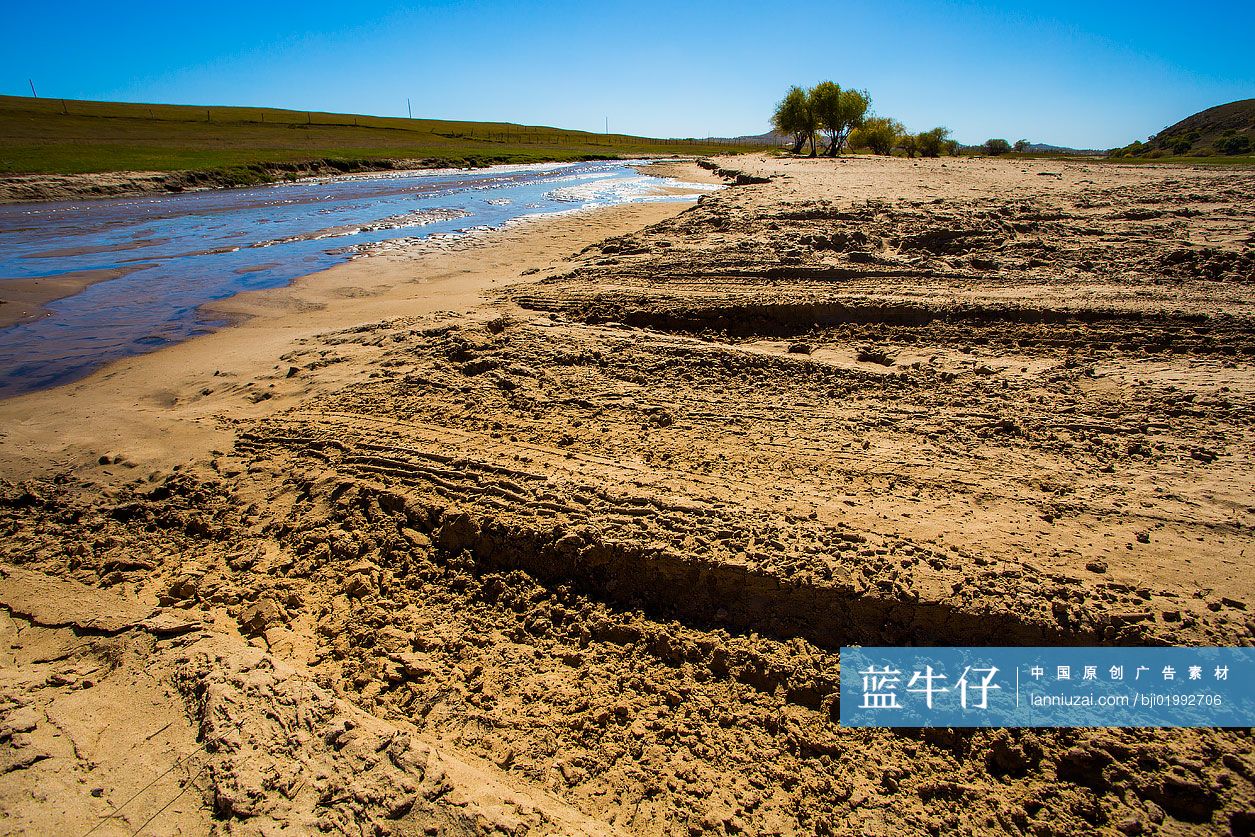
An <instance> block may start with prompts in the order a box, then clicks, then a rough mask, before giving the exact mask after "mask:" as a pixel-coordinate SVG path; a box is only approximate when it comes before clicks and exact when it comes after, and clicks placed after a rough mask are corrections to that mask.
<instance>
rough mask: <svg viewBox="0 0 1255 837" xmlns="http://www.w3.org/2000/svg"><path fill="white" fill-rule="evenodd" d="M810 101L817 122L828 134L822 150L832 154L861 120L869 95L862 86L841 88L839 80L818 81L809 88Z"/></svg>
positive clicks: (842, 145)
mask: <svg viewBox="0 0 1255 837" xmlns="http://www.w3.org/2000/svg"><path fill="white" fill-rule="evenodd" d="M810 102H811V109H812V110H813V111H814V114H815V120H816V122H817V123H818V126H819V127H820V128H822V129H823V131H824V133H826V134H827V135H828V148H827V149H826V150H825V151H824V153H825V154H827V155H828V156H829V157H835V156H836V155H837V154H839V153H841V149H842V148H843V147H844V146H845V143H846V140H847V139H848V138H849V136H850V132H851V131H852V130H854V129H855V128H857V127H858V126H859V125H862V124H863V120H864V119H865V118H866V117H867V108H868V106H869V105H871V97H870V96H868V95H867V92H866V91H863V90H842V89H841V85H839V84H836V83H834V82H831V81H821V82H820V83H819V84H817V85H815V86H814V88H812V89H811V93H810Z"/></svg>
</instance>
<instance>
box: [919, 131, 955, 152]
mask: <svg viewBox="0 0 1255 837" xmlns="http://www.w3.org/2000/svg"><path fill="white" fill-rule="evenodd" d="M949 136H950V129H949V128H942V127H941V126H937V127H936V128H933V129H932V130H931V131H924V132H923V133H922V134H920V135H919V136H918V137H916V145H917V149H918V151H919V156H921V157H940V156H941V152H942V151H943V150H944V147H945V142H946V139H947V138H948V137H949Z"/></svg>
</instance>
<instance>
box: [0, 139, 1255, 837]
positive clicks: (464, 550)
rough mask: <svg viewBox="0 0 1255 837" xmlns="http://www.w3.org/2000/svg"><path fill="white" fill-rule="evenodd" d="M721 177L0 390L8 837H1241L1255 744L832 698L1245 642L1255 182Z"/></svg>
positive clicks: (440, 251) (245, 300) (940, 174)
mask: <svg viewBox="0 0 1255 837" xmlns="http://www.w3.org/2000/svg"><path fill="white" fill-rule="evenodd" d="M720 167H722V168H725V169H728V170H735V171H736V172H738V173H740V174H741V175H742V176H743V178H742V179H743V181H744V182H746V183H747V184H748V185H741V186H736V187H733V188H730V189H728V190H724V191H722V192H719V193H717V194H714V195H710V196H706V197H704V198H703V199H702V200H701V201H700V202H699V203H697V204H696V205H695V206H692V207H691V208H688V209H686V208H685V206H684V205H680V204H652V205H648V204H647V205H632V206H625V207H619V208H615V209H609V210H599V211H597V212H593V213H582V214H576V215H566V216H559V217H554V218H548V219H544V220H541V221H536V222H533V223H529V224H525V225H520V226H517V227H515V228H512V229H509V230H507V231H504V232H501V233H497V234H494V235H490V236H486V237H483V238H471V239H464V240H460V241H438V242H435V243H428V244H426V245H423V246H421V247H407V246H404V245H396V246H392V247H389V248H387V252H386V253H384V254H382V255H377V256H373V257H370V258H366V259H361V260H358V261H355V262H351V263H349V264H346V265H343V266H340V267H337V268H335V269H333V270H330V271H327V272H325V273H322V274H318V275H315V276H310V277H307V278H305V279H302V280H299V281H297V282H296V283H294V284H293V285H292V286H291V287H288V288H285V289H281V290H270V291H263V292H257V293H252V294H245V295H241V296H238V297H235V298H233V299H231V300H228V301H226V302H224V303H221V304H220V305H219V306H217V311H218V312H219V313H221V314H223V315H224V316H227V317H231V318H233V319H235V320H237V321H238V324H237V325H235V326H233V327H231V328H227V329H224V330H222V331H220V332H217V333H214V334H212V335H208V336H205V337H199V338H196V339H194V340H191V341H188V342H186V343H183V344H180V345H177V346H174V347H171V348H169V349H165V350H162V351H160V352H156V353H154V354H151V355H146V356H143V357H138V358H132V359H128V360H125V361H122V362H119V363H115V364H112V365H110V366H109V367H107V368H106V369H104V370H102V371H101V372H99V373H97V374H94V375H92V376H91V377H89V378H86V379H84V380H82V381H79V382H77V383H74V384H71V385H68V386H65V387H61V388H58V389H55V390H49V391H46V392H41V393H35V394H32V395H28V396H23V397H20V398H15V399H10V400H7V401H4V402H0V433H2V434H3V435H2V436H0V475H2V476H3V479H4V483H3V485H2V487H3V495H2V496H0V526H3V527H4V529H3V531H4V532H5V538H4V560H5V562H6V563H7V565H9V567H10V569H8V570H6V571H5V577H4V578H2V579H0V604H3V605H4V606H5V608H6V609H7V613H8V615H7V616H5V617H4V618H3V619H0V630H3V631H4V632H5V637H6V639H7V642H6V643H3V646H4V647H6V648H8V651H6V652H5V653H6V654H7V656H6V658H5V663H4V665H3V666H0V676H2V677H0V712H3V713H6V714H5V715H4V720H3V721H2V722H0V723H3V724H6V725H7V727H6V728H7V729H10V730H13V731H14V732H12V737H10V739H9V740H8V741H7V742H6V743H0V756H2V757H3V758H5V759H7V760H8V761H7V762H5V763H6V764H18V763H22V767H23V768H24V769H22V770H18V771H13V772H9V773H7V774H4V775H3V776H0V801H2V803H3V804H0V810H3V811H4V812H5V814H4V816H5V817H6V819H5V820H4V821H3V822H4V825H5V827H6V828H10V829H13V830H20V829H23V828H27V829H32V828H34V829H39V830H54V829H56V830H64V829H67V828H68V829H71V830H80V831H82V830H86V828H89V827H91V825H93V824H95V823H96V822H97V821H98V818H99V817H102V816H108V815H110V814H111V813H112V814H113V815H114V820H113V822H116V823H117V824H118V826H119V828H121V827H126V828H127V829H128V831H130V830H134V829H135V828H136V827H138V826H140V825H141V824H143V823H144V822H145V821H146V820H147V819H148V818H149V817H152V816H154V815H155V816H157V817H159V818H158V819H154V820H152V823H151V825H150V827H151V828H153V829H155V830H161V831H166V830H175V829H179V828H182V829H186V830H193V831H195V830H198V829H201V828H205V827H208V824H209V820H208V818H209V814H210V811H211V810H212V811H213V812H214V814H215V816H217V817H218V818H220V819H219V822H221V820H222V819H227V820H229V821H231V822H233V823H234V824H236V825H239V826H241V827H246V828H250V829H258V830H264V829H266V828H271V827H278V826H279V825H281V824H289V825H292V826H293V827H296V828H306V829H308V828H313V827H324V828H328V829H331V830H334V831H345V830H352V831H356V830H357V829H359V828H362V829H376V828H378V829H383V830H396V831H406V832H409V831H419V832H421V831H422V830H423V829H424V828H428V829H433V828H434V829H436V830H437V832H438V833H439V832H440V831H441V830H442V829H443V830H445V831H457V830H459V829H460V830H465V831H468V832H470V833H488V832H490V831H491V830H492V829H493V828H496V829H497V830H498V831H507V832H512V833H537V834H547V833H561V834H565V833H627V834H673V833H684V834H727V833H746V834H770V833H775V834H815V833H842V832H855V833H888V832H898V833H949V832H962V831H968V832H971V833H1024V832H1032V833H1043V834H1070V833H1085V832H1093V831H1112V830H1118V831H1119V832H1122V833H1130V834H1131V833H1172V834H1205V833H1216V832H1221V833H1223V832H1225V831H1229V830H1231V831H1233V832H1234V833H1241V830H1242V829H1243V828H1247V827H1248V825H1249V823H1250V822H1251V819H1252V812H1255V786H1253V785H1252V777H1253V776H1255V762H1252V757H1251V752H1252V748H1251V741H1250V733H1249V730H1161V731H1144V730H1073V731H1066V730H1065V731H1049V730H1011V731H999V730H987V731H979V730H978V731H971V730H930V731H923V732H916V733H912V732H891V731H886V730H866V729H864V730H854V729H846V728H842V727H840V726H839V725H838V724H837V723H836V720H835V709H834V703H835V699H836V696H837V695H836V688H837V675H838V671H839V660H838V659H837V649H838V648H839V647H840V646H841V645H842V644H851V643H857V644H905V643H920V644H1082V645H1084V644H1099V643H1114V644H1121V643H1123V644H1148V643H1149V644H1158V643H1173V644H1186V645H1189V644H1239V645H1249V644H1250V643H1251V641H1252V638H1253V636H1255V630H1253V629H1255V624H1253V622H1252V617H1251V611H1250V608H1251V607H1255V573H1252V572H1251V560H1252V555H1251V553H1250V549H1251V532H1252V526H1253V525H1255V518H1253V517H1252V515H1255V487H1253V486H1255V480H1253V479H1252V467H1253V466H1255V462H1253V461H1252V457H1251V451H1252V449H1253V448H1252V441H1255V440H1253V439H1252V438H1251V433H1252V431H1251V427H1252V426H1255V423H1253V422H1252V421H1251V414H1252V408H1253V407H1255V376H1253V375H1252V361H1253V359H1255V343H1253V342H1252V340H1251V335H1252V334H1253V333H1255V332H1253V331H1252V329H1251V317H1252V312H1253V309H1252V302H1253V301H1255V300H1253V299H1252V296H1251V290H1250V289H1251V287H1252V285H1251V277H1252V267H1253V262H1252V256H1251V252H1250V239H1249V230H1250V228H1251V225H1252V223H1255V174H1252V173H1249V172H1242V171H1223V172H1221V171H1214V170H1204V169H1190V168H1183V167H1153V168H1152V167H1145V168H1142V167H1139V168H1131V167H1129V168H1126V167H1116V166H1106V165H1096V164H1090V163H1073V162H1067V163H1059V162H1055V161H1018V160H958V161H954V160H946V161H937V160H932V161H907V160H900V159H895V160H883V159H868V158H858V159H849V160H837V161H832V160H814V161H810V160H782V159H773V158H756V157H746V158H727V159H720V160H718V161H717V163H716V168H720ZM19 565H20V566H19ZM85 601H87V602H90V603H91V606H90V607H86V608H84V607H83V606H82V603H83V602H85ZM102 614H103V616H102ZM105 616H107V617H108V618H105ZM85 637H86V641H84V638H85ZM36 684H39V685H38V688H37V689H36ZM85 684H90V688H86V687H85ZM294 707H301V709H299V710H298V709H296V708H294ZM19 745H20V746H19ZM132 748H133V749H132ZM122 752H135V753H137V754H138V756H137V758H135V759H133V760H131V762H125V761H123V760H121V759H119V758H117V757H116V755H114V754H116V753H122ZM93 763H94V764H95V765H96V768H95V770H94V771H92V773H91V774H90V775H91V778H90V779H89V780H88V781H87V782H78V780H77V778H76V777H78V776H79V775H81V774H83V772H84V771H86V769H87V767H86V766H87V765H88V764H93ZM172 768H173V769H172ZM176 776H177V777H182V778H183V779H184V782H183V783H182V784H181V785H180V783H179V782H176V781H172V780H171V778H170V777H176ZM153 780H156V781H155V782H154V781H153ZM149 782H153V783H152V784H151V785H149V784H148V783H149ZM96 787H99V788H101V792H100V793H95V792H94V791H93V788H96ZM49 789H50V790H49ZM136 791H139V793H138V795H135V794H136ZM32 793H36V794H41V795H42V796H41V797H39V798H36V797H33V796H32ZM132 797H134V798H133V799H132ZM32 800H35V801H32ZM128 800H130V801H128ZM124 802H125V803H126V804H125V806H123V809H122V810H121V811H115V808H116V807H117V806H119V805H121V804H122V803H124Z"/></svg>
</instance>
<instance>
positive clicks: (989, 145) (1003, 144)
mask: <svg viewBox="0 0 1255 837" xmlns="http://www.w3.org/2000/svg"><path fill="white" fill-rule="evenodd" d="M983 147H984V149H985V153H986V154H988V155H989V156H990V157H997V156H998V155H999V154H1006V153H1007V152H1008V151H1010V150H1011V143H1009V142H1007V141H1006V140H1004V139H987V140H985V145H984V146H983Z"/></svg>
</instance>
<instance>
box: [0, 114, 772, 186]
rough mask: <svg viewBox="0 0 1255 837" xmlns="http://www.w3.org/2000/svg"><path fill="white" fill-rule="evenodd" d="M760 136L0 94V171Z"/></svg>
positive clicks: (188, 167)
mask: <svg viewBox="0 0 1255 837" xmlns="http://www.w3.org/2000/svg"><path fill="white" fill-rule="evenodd" d="M756 148H759V146H740V145H725V144H714V143H706V142H700V141H695V140H662V139H651V138H648V137H634V136H627V135H623V134H594V133H588V132H585V131H567V130H561V129H558V128H547V127H540V126H528V125H514V124H510V123H497V122H451V121H443V120H435V119H401V118H391V117H380V116H359V115H353V114H338V113H320V112H305V111H291V110H279V109H274V108H239V107H208V108H206V107H194V106H186V105H145V104H128V103H118V102H89V101H75V100H61V99H34V98H27V97H18V96H0V173H2V174H18V173H43V174H73V173H85V172H109V171H170V172H173V171H205V170H221V169H232V168H236V169H243V168H246V167H249V166H256V165H257V164H263V163H297V162H301V161H308V160H333V161H342V162H343V163H344V164H345V168H346V169H352V168H359V167H360V168H366V167H369V166H370V164H371V163H378V162H381V161H389V160H429V161H433V162H437V161H438V162H439V163H441V164H449V165H471V166H475V165H488V164H493V163H527V162H540V161H548V160H578V159H589V158H598V157H620V156H635V155H647V154H674V153H683V154H711V153H729V152H736V151H744V150H751V149H756Z"/></svg>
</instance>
